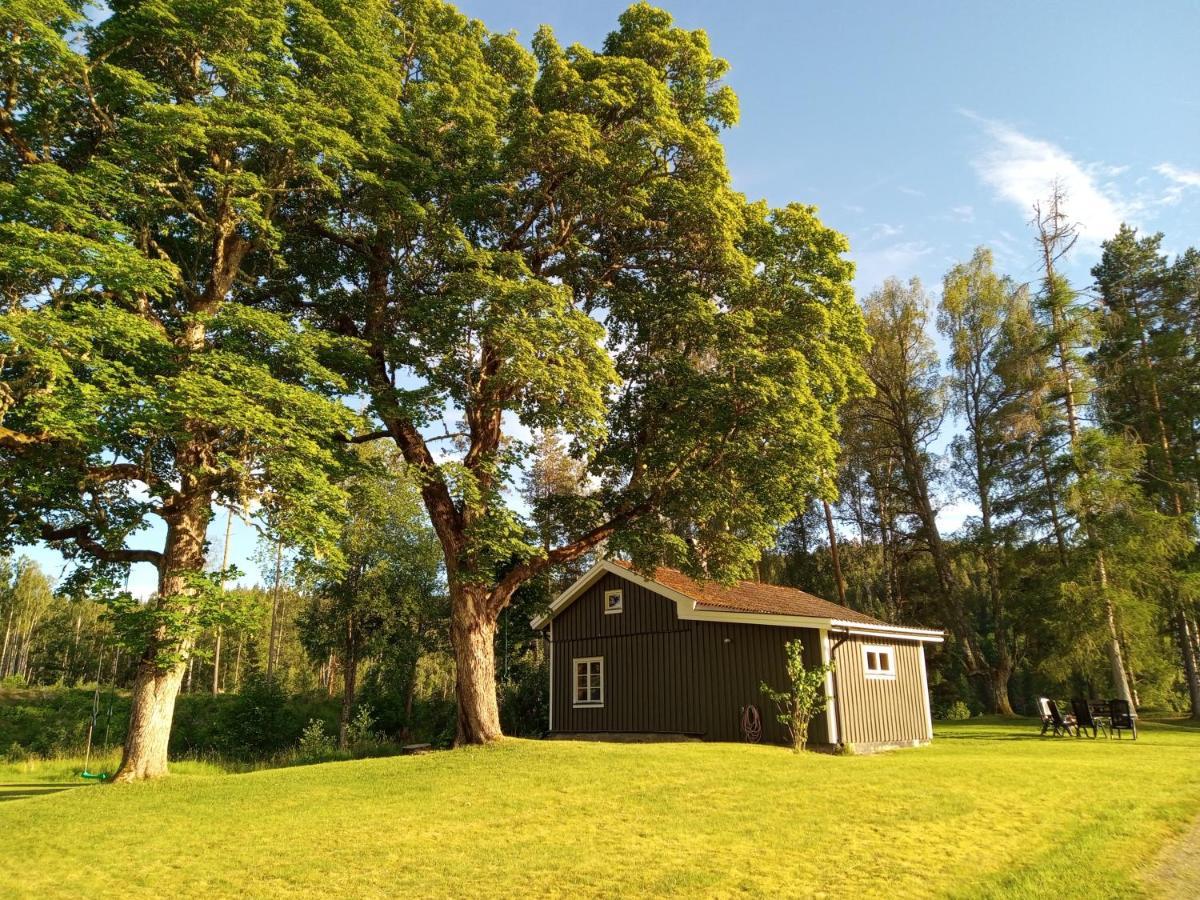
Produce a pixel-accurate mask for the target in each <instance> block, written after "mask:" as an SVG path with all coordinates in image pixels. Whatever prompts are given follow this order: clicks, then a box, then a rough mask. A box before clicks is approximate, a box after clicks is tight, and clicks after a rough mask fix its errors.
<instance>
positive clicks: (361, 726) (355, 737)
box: [305, 704, 383, 747]
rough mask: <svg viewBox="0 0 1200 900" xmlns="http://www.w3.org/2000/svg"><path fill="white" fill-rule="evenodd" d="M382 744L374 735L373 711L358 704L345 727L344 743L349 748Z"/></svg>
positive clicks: (378, 737)
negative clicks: (352, 716)
mask: <svg viewBox="0 0 1200 900" xmlns="http://www.w3.org/2000/svg"><path fill="white" fill-rule="evenodd" d="M305 733H306V734H307V729H305ZM382 742H383V736H382V735H377V734H376V733H375V711H374V710H373V709H371V707H370V706H367V705H366V704H360V705H359V706H358V707H356V708H355V710H354V718H353V719H351V720H350V722H349V723H348V724H347V725H346V743H347V744H349V745H350V746H351V747H362V746H363V745H365V744H372V743H374V744H378V743H382Z"/></svg>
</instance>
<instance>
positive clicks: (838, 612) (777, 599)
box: [612, 559, 895, 628]
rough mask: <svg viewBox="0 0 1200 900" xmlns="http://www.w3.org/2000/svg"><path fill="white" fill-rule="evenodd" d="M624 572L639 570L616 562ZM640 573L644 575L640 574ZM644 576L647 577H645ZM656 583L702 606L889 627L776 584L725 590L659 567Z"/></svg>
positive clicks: (742, 584)
mask: <svg viewBox="0 0 1200 900" xmlns="http://www.w3.org/2000/svg"><path fill="white" fill-rule="evenodd" d="M612 562H614V563H616V564H617V565H618V566H621V567H622V568H624V569H629V570H631V571H636V570H634V569H633V566H632V565H630V564H629V563H627V562H624V561H623V560H619V559H614V560H612ZM638 574H641V573H638ZM643 577H645V576H643ZM653 580H654V581H657V582H658V583H659V584H661V585H662V586H663V587H667V588H670V589H671V590H673V591H676V592H677V593H680V594H683V595H684V596H686V597H690V598H691V599H692V600H694V601H695V602H696V603H698V604H700V605H702V606H711V607H715V608H717V609H726V610H732V611H734V612H746V613H766V614H770V615H781V616H808V617H810V618H815V619H837V620H839V621H842V622H855V623H858V624H860V625H876V626H879V625H882V626H885V627H889V628H890V627H895V626H889V625H888V624H887V623H886V622H882V621H880V620H879V619H876V618H873V617H871V616H868V615H865V614H863V613H860V612H856V611H855V610H853V609H850V608H849V607H846V606H841V605H839V604H837V603H830V602H829V601H828V600H822V599H821V598H820V597H816V596H814V595H812V594H809V593H807V592H805V591H800V590H797V589H795V588H788V587H780V586H779V585H775V584H760V583H758V582H755V581H738V582H736V583H735V584H733V585H731V586H729V587H726V586H725V585H722V584H717V583H716V582H711V581H710V582H699V581H696V580H695V579H693V578H690V577H688V576H687V575H684V574H683V573H682V572H680V571H679V570H677V569H668V568H666V567H665V566H660V567H659V568H657V569H656V570H655V571H654V578H653Z"/></svg>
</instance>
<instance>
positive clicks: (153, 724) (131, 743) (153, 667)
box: [112, 647, 190, 782]
mask: <svg viewBox="0 0 1200 900" xmlns="http://www.w3.org/2000/svg"><path fill="white" fill-rule="evenodd" d="M153 649H154V648H153V647H152V648H151V649H150V650H147V653H146V655H144V656H143V657H142V659H141V661H140V662H139V663H138V670H137V676H136V677H135V678H134V682H133V690H132V691H131V692H130V700H131V703H132V706H131V708H130V711H129V727H128V730H127V731H126V733H125V752H124V756H123V757H122V759H121V766H120V768H118V769H117V773H116V775H114V776H113V779H112V780H113V781H115V782H131V781H140V780H142V779H144V778H158V777H159V776H161V775H166V774H167V744H168V743H169V741H170V739H171V720H172V719H173V718H174V716H175V698H176V696H178V694H179V687H180V683H181V682H182V680H183V673H184V670H185V669H186V668H187V664H186V663H183V662H179V663H176V664H175V665H173V666H171V667H170V668H168V669H165V670H164V669H161V668H159V666H158V663H157V661H156V659H155V657H154V656H153V655H152V650H153ZM189 649H190V648H189Z"/></svg>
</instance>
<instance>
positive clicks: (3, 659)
mask: <svg viewBox="0 0 1200 900" xmlns="http://www.w3.org/2000/svg"><path fill="white" fill-rule="evenodd" d="M9 604H10V605H9V607H8V623H7V624H6V625H5V626H4V649H3V650H0V678H4V677H5V676H7V675H8V646H9V641H10V640H12V621H13V612H14V611H15V610H16V608H17V604H16V603H15V602H14V601H13V600H11V599H10V600H9Z"/></svg>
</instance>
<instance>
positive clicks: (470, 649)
mask: <svg viewBox="0 0 1200 900" xmlns="http://www.w3.org/2000/svg"><path fill="white" fill-rule="evenodd" d="M489 600H490V598H489V597H488V594H487V591H486V590H484V589H482V588H479V587H477V586H474V585H472V586H466V585H462V584H459V585H455V584H454V583H453V582H452V583H451V586H450V602H451V612H450V642H451V644H453V646H454V662H455V664H456V666H457V668H458V677H457V679H456V682H457V684H456V688H455V693H456V695H457V699H458V734H457V736H456V738H455V740H454V743H455V745H458V746H461V745H463V744H487V743H490V742H492V741H496V740H499V739H500V738H501V737H503V736H504V735H503V733H502V732H501V730H500V706H499V704H498V703H497V701H496V652H495V651H496V647H495V640H496V613H495V612H494V611H493V609H494V608H493V605H492V604H491V603H490V602H489Z"/></svg>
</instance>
